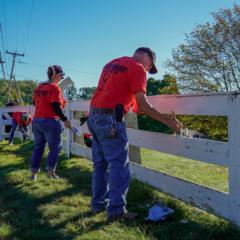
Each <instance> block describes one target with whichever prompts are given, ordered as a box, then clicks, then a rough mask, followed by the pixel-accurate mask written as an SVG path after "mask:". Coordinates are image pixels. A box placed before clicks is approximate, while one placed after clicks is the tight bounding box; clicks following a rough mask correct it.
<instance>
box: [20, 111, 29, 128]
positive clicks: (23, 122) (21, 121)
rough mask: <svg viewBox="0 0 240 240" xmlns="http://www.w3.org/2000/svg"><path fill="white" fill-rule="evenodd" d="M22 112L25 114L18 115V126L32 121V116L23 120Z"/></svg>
mask: <svg viewBox="0 0 240 240" xmlns="http://www.w3.org/2000/svg"><path fill="white" fill-rule="evenodd" d="M22 114H24V113H21V114H20V115H19V117H18V120H17V124H18V126H27V125H29V124H30V123H31V122H32V116H29V118H28V120H27V121H23V120H21V116H22Z"/></svg>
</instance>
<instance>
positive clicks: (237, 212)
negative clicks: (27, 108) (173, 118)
mask: <svg viewBox="0 0 240 240" xmlns="http://www.w3.org/2000/svg"><path fill="white" fill-rule="evenodd" d="M229 103H230V104H229V105H230V109H229V111H230V112H229V118H228V141H229V146H230V149H229V150H230V162H229V210H230V212H229V218H230V219H231V221H233V222H234V223H235V224H237V225H238V226H240V95H239V94H237V95H234V94H233V95H231V96H229Z"/></svg>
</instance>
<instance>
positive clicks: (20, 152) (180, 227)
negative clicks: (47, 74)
mask: <svg viewBox="0 0 240 240" xmlns="http://www.w3.org/2000/svg"><path fill="white" fill-rule="evenodd" d="M32 147H33V145H32V143H26V144H18V145H14V146H8V145H7V144H6V142H3V143H0V153H1V154H0V239H9V240H17V239H18V240H28V239H29V240H35V239H37V240H40V239H46V240H49V239H58V240H63V239H64V240H65V239H74V240H86V239H89V240H93V239H99V240H101V239H103V240H108V239H111V240H112V239H118V240H122V239H126V240H133V239H136V240H143V239H147V240H150V239H151V240H153V239H164V240H167V239H169V240H170V239H171V240H173V239H176V240H178V239H179V240H181V239H186V240H188V239H189V240H190V239H199V240H203V239H204V240H208V239H217V240H226V239H233V240H235V239H236V240H238V239H240V231H239V230H238V229H237V228H236V227H234V226H233V225H232V224H230V223H229V222H228V221H225V220H223V219H221V218H218V217H216V216H213V215H211V214H209V213H206V212H204V211H201V210H199V209H197V208H194V207H191V206H189V205H187V204H185V203H183V202H180V201H178V200H175V199H173V198H171V197H169V196H167V195H165V194H162V193H160V192H158V191H156V190H154V189H153V188H151V187H149V186H147V185H146V184H143V183H140V182H138V181H133V182H132V183H131V186H130V190H129V194H128V209H129V210H131V211H136V212H138V213H139V215H140V218H139V219H138V220H137V221H136V222H131V223H128V224H127V223H123V222H115V223H108V222H107V221H106V213H101V214H98V215H92V214H91V213H90V209H89V204H90V200H91V174H92V164H91V162H89V161H87V160H86V159H84V158H80V157H72V158H71V159H69V160H67V159H65V158H64V156H63V155H61V157H60V161H59V166H58V171H57V172H58V174H59V175H60V176H62V177H64V178H63V179H59V180H58V179H48V178H47V177H46V172H44V164H45V163H44V162H43V165H42V169H41V172H40V173H39V178H38V181H37V182H32V181H30V180H29V175H30V172H29V170H28V166H29V160H30V157H31V151H32ZM144 152H145V150H143V154H147V155H148V157H150V156H149V154H148V153H147V152H145V153H144ZM145 161H147V160H146V159H145V160H144V162H145ZM161 167H162V166H161ZM166 169H167V167H166ZM159 201H160V202H162V203H163V204H166V205H167V206H169V207H172V208H173V209H174V210H175V213H174V214H173V215H172V216H171V217H169V218H168V219H166V220H165V221H163V222H160V223H147V222H145V220H144V218H145V217H146V216H147V212H148V208H149V207H150V206H151V205H152V204H153V203H155V202H159Z"/></svg>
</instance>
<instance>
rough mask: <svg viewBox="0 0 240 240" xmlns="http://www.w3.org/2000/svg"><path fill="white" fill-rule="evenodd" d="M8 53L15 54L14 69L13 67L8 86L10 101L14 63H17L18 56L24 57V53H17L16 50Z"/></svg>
mask: <svg viewBox="0 0 240 240" xmlns="http://www.w3.org/2000/svg"><path fill="white" fill-rule="evenodd" d="M6 53H8V54H11V55H12V56H13V61H12V69H11V73H10V80H9V88H8V101H9V98H10V94H11V88H12V78H13V69H14V65H15V60H16V57H17V56H19V57H23V56H24V53H22V54H20V53H17V52H16V51H15V52H8V51H6Z"/></svg>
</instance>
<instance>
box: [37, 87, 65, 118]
mask: <svg viewBox="0 0 240 240" xmlns="http://www.w3.org/2000/svg"><path fill="white" fill-rule="evenodd" d="M33 101H34V103H35V114H34V118H53V119H59V116H57V114H56V113H55V112H54V111H53V108H52V106H51V103H52V102H59V103H60V107H61V108H64V106H65V103H66V101H65V100H64V99H63V96H62V91H61V88H60V87H59V86H58V85H57V84H55V83H41V84H39V85H38V86H37V88H36V89H35V90H34V95H33Z"/></svg>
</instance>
